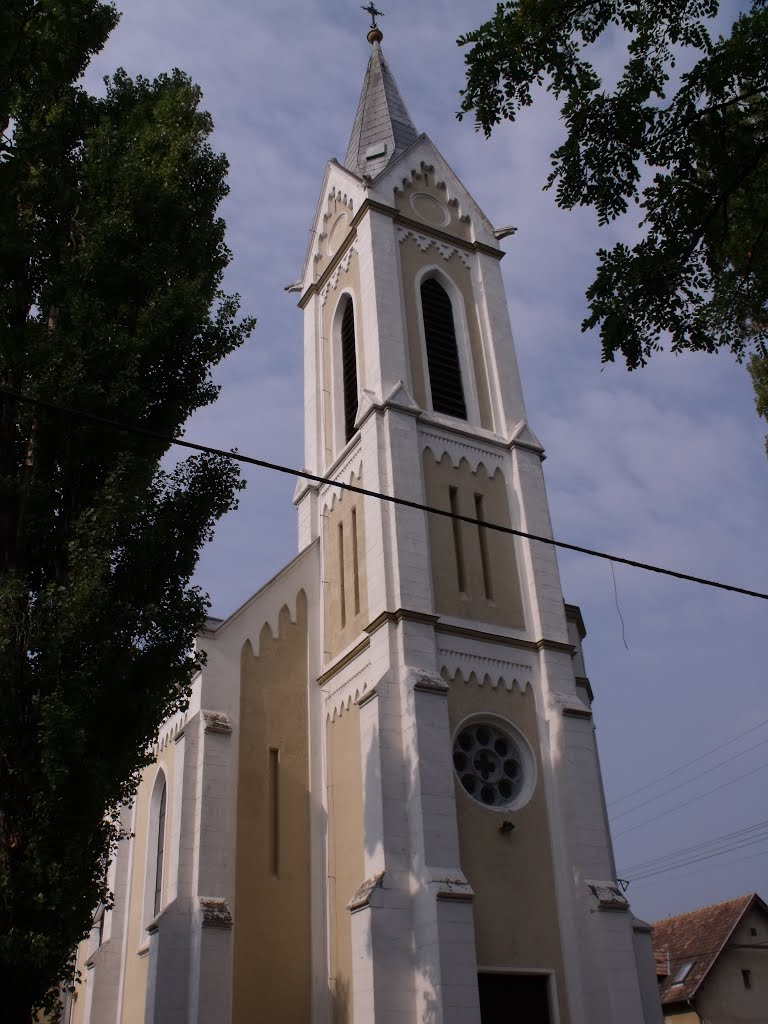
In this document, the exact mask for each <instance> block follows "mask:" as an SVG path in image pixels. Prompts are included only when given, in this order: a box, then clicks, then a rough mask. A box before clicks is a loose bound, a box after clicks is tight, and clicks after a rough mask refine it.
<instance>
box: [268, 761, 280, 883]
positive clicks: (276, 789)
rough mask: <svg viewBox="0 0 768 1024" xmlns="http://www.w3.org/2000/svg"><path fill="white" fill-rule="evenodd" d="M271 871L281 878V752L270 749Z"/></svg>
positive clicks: (274, 875)
mask: <svg viewBox="0 0 768 1024" xmlns="http://www.w3.org/2000/svg"><path fill="white" fill-rule="evenodd" d="M269 870H270V872H271V873H272V875H273V877H274V878H279V877H280V751H279V750H278V749H277V748H276V747H270V748H269Z"/></svg>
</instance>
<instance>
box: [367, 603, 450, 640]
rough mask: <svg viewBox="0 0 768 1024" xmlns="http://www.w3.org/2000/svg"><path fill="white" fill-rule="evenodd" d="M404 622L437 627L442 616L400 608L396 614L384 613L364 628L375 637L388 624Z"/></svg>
mask: <svg viewBox="0 0 768 1024" xmlns="http://www.w3.org/2000/svg"><path fill="white" fill-rule="evenodd" d="M403 621H406V622H422V623H426V624H427V625H433V626H436V625H437V623H438V622H439V621H440V616H439V615H428V614H427V613H426V612H415V611H409V610H408V609H407V608H398V609H397V611H396V612H382V613H381V615H377V616H376V618H375V619H374V620H373V622H369V623H368V625H367V626H364V627H363V628H364V629H365V632H366V633H367V634H368V635H369V636H373V634H374V633H375V632H376V631H377V630H378V629H381V627H382V626H385V625H386V624H387V623H388V622H394V623H400V622H403Z"/></svg>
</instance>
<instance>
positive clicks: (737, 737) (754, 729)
mask: <svg viewBox="0 0 768 1024" xmlns="http://www.w3.org/2000/svg"><path fill="white" fill-rule="evenodd" d="M764 725H768V718H764V719H763V720H762V721H760V722H758V723H757V725H752V726H750V727H749V729H745V730H744V732H739V733H737V734H736V735H735V736H732V737H731V739H729V740H726V741H725V743H718V745H717V746H716V747H712V749H711V750H707V751H706V752H705V753H703V754H699V755H698V757H694V758H692V759H691V760H690V761H686V762H685V764H681V765H680V767H679V768H672V769H670V770H669V771H667V772H663V773H662V774H661V775H657V776H656V778H655V779H651V781H650V782H646V783H645V784H644V785H642V786H638V787H637V789H632V790H630V792H629V793H625V794H624V795H623V796H617V797H615V798H614V799H613V800H609V801H608V807H613V805H614V804H618V803H623V801H624V800H628V799H629V798H630V797H631V796H635V794H636V793H642V792H643V791H644V790H646V789H650V788H651V786H655V785H656V783H657V782H662V781H663V780H664V779H667V778H669V776H670V775H677V773H678V772H681V771H683V769H684V768H690V766H691V765H692V764H698V762H699V761H703V760H704V758H705V757H709V755H710V754H716V753H717V751H718V750H722V749H723V747H729V746H730V745H731V744H732V743H735V742H736V740H740V739H742V738H743V737H744V736H749V735H750V734H751V733H753V732H757V730H758V729H762V728H763V726H764Z"/></svg>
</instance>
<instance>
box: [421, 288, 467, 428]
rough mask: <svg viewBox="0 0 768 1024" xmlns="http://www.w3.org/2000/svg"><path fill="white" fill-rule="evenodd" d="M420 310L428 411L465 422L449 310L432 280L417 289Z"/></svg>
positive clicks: (443, 294) (442, 292)
mask: <svg viewBox="0 0 768 1024" xmlns="http://www.w3.org/2000/svg"><path fill="white" fill-rule="evenodd" d="M421 308H422V312H423V314H424V336H425V339H426V343H427V367H428V369H429V385H430V388H431V390H432V408H433V409H434V410H435V412H443V413H445V414H446V415H448V416H456V417H457V418H458V419H461V420H465V419H466V418H467V407H466V404H465V402H464V389H463V387H462V385H461V367H460V366H459V350H458V347H457V345H456V329H455V327H454V323H453V307H452V306H451V300H450V299H449V298H448V293H447V292H446V290H445V288H443V286H442V285H441V284H440V283H439V282H438V281H436V280H435V279H434V278H433V277H430V278H428V279H427V280H426V281H424V283H423V284H422V286H421Z"/></svg>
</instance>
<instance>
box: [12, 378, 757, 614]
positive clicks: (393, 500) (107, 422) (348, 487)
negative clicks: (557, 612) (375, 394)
mask: <svg viewBox="0 0 768 1024" xmlns="http://www.w3.org/2000/svg"><path fill="white" fill-rule="evenodd" d="M0 394H3V395H6V396H7V397H9V398H15V399H16V400H17V401H19V402H26V403H27V404H29V405H34V406H37V407H38V408H42V409H49V410H51V411H53V412H57V413H63V414H64V415H68V416H75V417H78V418H80V419H85V420H90V421H91V422H92V423H97V424H99V426H103V427H110V428H112V429H114V430H120V431H124V432H125V433H131V434H139V435H141V436H143V437H146V438H149V439H150V440H153V441H160V442H162V443H163V444H167V445H176V446H178V447H180V448H187V449H189V450H191V451H196V452H203V453H204V454H208V455H218V456H220V457H222V458H226V459H232V460H234V461H236V462H243V463H245V464H246V465H249V466H258V467H259V468H260V469H269V470H272V471H273V472H275V473H283V474H285V475H287V476H294V477H299V478H301V479H303V480H311V481H312V482H313V483H318V484H327V485H329V486H331V487H338V488H339V489H340V490H342V491H351V492H352V493H353V494H362V495H364V496H365V497H368V498H376V499H378V500H379V501H387V502H389V503H390V504H392V505H399V506H401V507H403V508H412V509H416V510H417V511H419V512H428V513H430V514H431V515H437V516H443V517H444V518H446V519H455V520H458V521H459V522H462V523H469V524H470V525H471V526H477V527H480V528H481V529H486V530H493V531H494V532H496V533H504V534H510V535H512V536H514V537H522V538H523V539H524V540H535V541H538V542H539V543H541V544H548V545H549V546H550V547H554V548H562V549H563V550H564V551H575V552H577V553H578V554H581V555H590V556H591V557H592V558H602V559H604V560H606V561H608V562H619V563H620V564H622V565H629V566H632V568H634V569H643V570H645V571H646V572H655V573H658V574H660V575H662V576H671V577H673V578H674V579H678V580H687V581H688V582H689V583H698V584H699V585H701V586H704V587H714V588H716V589H717V590H727V591H728V592H729V593H732V594H743V595H744V596H745V597H756V598H759V599H760V600H762V601H768V594H766V593H762V592H761V591H758V590H747V589H746V588H745V587H737V586H734V585H733V584H730V583H721V582H719V581H718V580H709V579H705V578H704V577H702V576H692V575H690V574H689V573H685V572H678V571H676V570H675V569H667V568H664V567H662V566H659V565H651V564H649V563H647V562H639V561H637V560H635V559H633V558H623V557H621V556H620V555H612V554H608V553H607V552H605V551H597V550H595V549H594V548H586V547H583V546H582V545H581V544H570V543H568V542H567V541H564V540H555V539H554V538H552V537H542V536H540V535H538V534H535V533H528V532H526V531H525V530H517V529H515V528H514V527H512V526H502V525H500V524H499V523H492V522H487V521H485V520H481V519H475V518H474V517H473V516H464V515H460V514H459V513H457V512H451V511H448V510H446V509H442V508H435V507H434V506H432V505H425V504H423V503H422V502H420V501H410V500H408V499H407V498H398V497H397V496H395V495H393V494H383V493H381V492H380V491H374V490H371V489H370V488H368V487H360V486H358V485H357V484H348V483H343V482H342V481H340V480H332V479H330V477H325V476H320V475H319V474H317V473H310V472H309V471H308V470H306V469H294V468H292V467H291V466H284V465H281V464H280V463H278V462H269V461H267V460H266V459H257V458H255V457H253V456H250V455H242V454H241V453H240V452H237V451H225V450H224V449H222V448H213V447H211V446H210V445H204V444H196V443H195V442H194V441H185V440H183V439H182V438H180V437H173V436H170V435H167V434H161V433H159V432H158V431H155V430H149V429H148V428H146V427H139V426H136V425H132V424H127V423H121V422H119V421H118V420H113V419H110V418H109V417H107V416H100V415H98V414H97V413H91V412H85V411H83V410H76V409H71V408H69V407H67V406H63V405H58V404H56V403H54V402H48V401H45V400H44V399H42V398H33V397H32V396H31V395H27V394H24V393H22V392H20V391H15V390H13V389H12V388H7V387H0Z"/></svg>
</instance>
